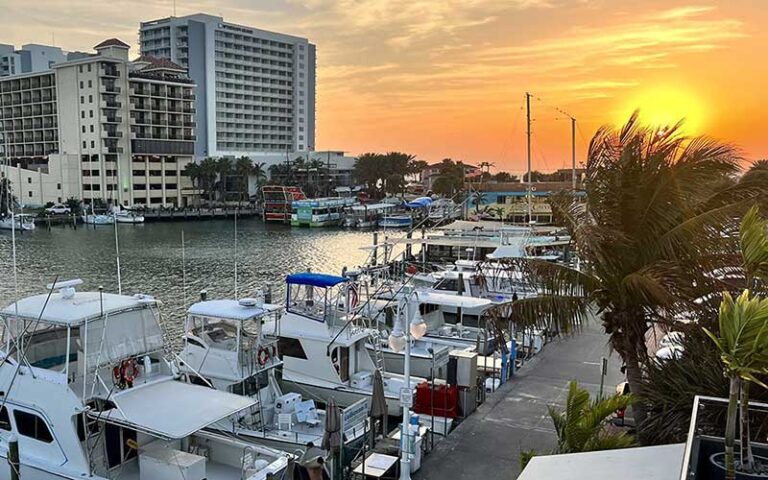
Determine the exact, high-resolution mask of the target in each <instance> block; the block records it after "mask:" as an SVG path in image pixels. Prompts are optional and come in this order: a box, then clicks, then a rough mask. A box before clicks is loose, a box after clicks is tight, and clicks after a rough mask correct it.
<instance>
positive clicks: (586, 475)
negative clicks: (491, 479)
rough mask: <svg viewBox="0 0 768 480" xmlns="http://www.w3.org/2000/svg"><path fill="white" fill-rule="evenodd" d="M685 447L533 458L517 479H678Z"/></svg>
mask: <svg viewBox="0 0 768 480" xmlns="http://www.w3.org/2000/svg"><path fill="white" fill-rule="evenodd" d="M684 453H685V444H684V443H679V444H674V445H661V446H656V447H638V448H625V449H621V450H603V451H599V452H586V453H570V454H565V455H542V456H538V457H533V459H531V461H530V463H528V466H527V467H525V470H523V473H521V474H520V476H519V477H517V480H560V479H563V478H567V479H568V480H594V479H601V478H621V479H622V480H679V479H680V470H681V468H682V463H683V455H684Z"/></svg>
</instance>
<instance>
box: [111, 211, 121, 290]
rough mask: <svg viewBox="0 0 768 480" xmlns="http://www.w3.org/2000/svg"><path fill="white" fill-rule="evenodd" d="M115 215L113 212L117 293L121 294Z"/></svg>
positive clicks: (118, 244) (118, 243)
mask: <svg viewBox="0 0 768 480" xmlns="http://www.w3.org/2000/svg"><path fill="white" fill-rule="evenodd" d="M116 217H117V215H115V214H113V218H112V219H113V220H114V222H113V224H114V226H115V260H116V263H117V294H118V295H122V294H123V281H122V278H121V276H120V242H118V241H117V218H116Z"/></svg>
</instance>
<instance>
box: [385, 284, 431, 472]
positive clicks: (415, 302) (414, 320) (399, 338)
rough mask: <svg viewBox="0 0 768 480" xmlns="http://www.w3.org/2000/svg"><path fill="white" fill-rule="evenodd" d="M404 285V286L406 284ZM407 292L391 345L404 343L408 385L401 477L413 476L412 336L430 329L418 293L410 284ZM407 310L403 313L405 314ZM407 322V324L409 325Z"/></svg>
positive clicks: (403, 394) (403, 402)
mask: <svg viewBox="0 0 768 480" xmlns="http://www.w3.org/2000/svg"><path fill="white" fill-rule="evenodd" d="M404 288H405V287H404ZM407 288H408V289H407V290H406V293H405V294H404V295H403V296H402V297H401V298H400V300H399V302H398V309H397V311H398V315H397V321H396V322H395V325H394V328H393V329H392V333H391V334H390V335H389V342H388V343H389V346H390V348H391V349H392V350H394V351H395V352H398V353H399V352H400V351H402V350H403V347H405V355H404V358H403V381H404V383H405V385H404V386H403V388H402V389H401V390H400V403H401V405H402V407H403V424H402V428H401V430H400V480H410V478H411V457H410V455H411V453H412V452H411V449H412V446H413V442H411V440H410V436H411V435H410V432H409V431H408V429H409V428H410V426H409V424H410V418H411V406H412V405H413V391H412V390H411V339H410V337H411V336H412V337H413V338H414V339H416V340H419V339H420V338H421V337H423V336H424V334H425V333H427V324H426V323H424V319H423V318H422V317H421V313H420V312H419V297H418V293H417V292H416V291H414V290H413V288H412V287H407ZM403 314H404V315H403ZM406 322H408V328H407V329H406V328H405V327H406V325H405V324H406Z"/></svg>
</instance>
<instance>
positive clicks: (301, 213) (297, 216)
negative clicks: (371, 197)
mask: <svg viewBox="0 0 768 480" xmlns="http://www.w3.org/2000/svg"><path fill="white" fill-rule="evenodd" d="M355 203H357V200H356V199H354V198H351V197H334V198H313V199H306V200H294V201H293V203H292V204H291V210H292V213H291V225H292V226H294V227H330V226H339V225H341V222H342V214H343V212H344V209H345V208H347V207H350V206H352V205H353V204H355Z"/></svg>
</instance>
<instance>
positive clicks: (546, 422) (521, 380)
mask: <svg viewBox="0 0 768 480" xmlns="http://www.w3.org/2000/svg"><path fill="white" fill-rule="evenodd" d="M603 357H605V358H607V359H608V372H607V376H606V378H605V379H604V387H603V391H604V392H605V394H608V395H610V394H613V392H614V387H615V386H616V385H617V384H618V383H619V382H621V381H622V380H623V375H622V374H621V372H620V370H619V369H620V367H621V362H620V360H619V358H618V356H617V355H616V354H613V355H611V353H610V351H609V348H608V337H607V336H606V335H605V334H603V332H602V329H601V328H600V325H599V323H597V322H596V321H595V320H591V321H590V322H589V323H588V325H587V326H586V327H585V328H584V330H583V331H582V332H581V333H577V334H575V335H573V336H570V337H563V338H559V339H554V340H552V341H551V342H550V343H548V344H547V345H546V346H545V347H544V349H543V350H542V351H541V352H540V353H539V354H538V355H536V356H535V357H533V358H532V359H531V360H530V361H528V362H526V363H525V364H524V365H523V367H522V368H521V369H520V370H518V372H517V374H516V376H515V377H513V378H512V379H511V380H510V381H508V382H507V383H505V384H504V385H502V386H501V388H499V389H498V390H496V391H495V392H494V393H489V394H488V396H487V397H486V401H485V403H483V404H482V405H480V406H479V407H478V409H477V411H476V412H475V413H473V414H472V415H470V416H469V417H468V418H467V419H465V420H464V421H463V422H462V423H461V424H460V425H459V426H458V427H456V429H455V430H454V431H453V432H451V434H450V435H448V436H447V437H446V438H444V439H443V440H442V441H440V442H439V443H436V444H435V447H434V450H432V452H430V453H429V454H428V455H427V456H426V457H425V458H424V459H423V461H422V465H421V469H420V470H419V472H417V473H416V474H415V475H414V478H415V479H416V480H445V479H447V478H450V479H454V480H475V479H478V478H482V479H484V480H497V479H498V480H502V479H503V480H510V479H514V478H517V476H518V475H519V474H520V462H519V454H520V452H521V451H523V450H530V449H534V450H536V451H538V452H541V453H542V454H545V453H548V452H550V451H551V450H552V448H554V447H555V444H556V442H557V436H556V434H555V430H554V428H553V426H552V422H551V421H550V418H549V415H548V414H547V406H548V405H559V406H562V405H563V403H564V402H565V398H566V395H567V392H568V382H569V381H571V380H576V381H578V382H579V385H580V386H582V387H584V388H586V389H587V390H589V391H590V393H591V394H593V395H595V394H597V393H598V391H599V390H600V380H601V373H600V372H601V361H602V358H603Z"/></svg>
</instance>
